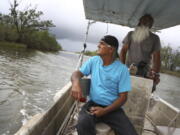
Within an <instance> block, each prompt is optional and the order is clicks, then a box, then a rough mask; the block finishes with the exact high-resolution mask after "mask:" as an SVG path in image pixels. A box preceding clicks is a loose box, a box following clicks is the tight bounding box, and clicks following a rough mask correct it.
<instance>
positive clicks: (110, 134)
mask: <svg viewBox="0 0 180 135" xmlns="http://www.w3.org/2000/svg"><path fill="white" fill-rule="evenodd" d="M96 132H97V134H96V135H115V134H114V131H113V130H112V129H111V127H110V126H108V125H107V124H105V123H102V122H100V123H97V124H96Z"/></svg>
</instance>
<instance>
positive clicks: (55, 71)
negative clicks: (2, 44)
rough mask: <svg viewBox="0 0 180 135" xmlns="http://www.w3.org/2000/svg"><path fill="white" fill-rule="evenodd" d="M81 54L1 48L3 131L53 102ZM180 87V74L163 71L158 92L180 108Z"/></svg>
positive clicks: (14, 127)
mask: <svg viewBox="0 0 180 135" xmlns="http://www.w3.org/2000/svg"><path fill="white" fill-rule="evenodd" d="M78 56H79V55H77V54H75V53H69V52H58V53H43V52H39V51H30V50H8V49H0V135H12V134H14V133H15V132H16V131H17V130H18V129H19V128H20V127H21V125H22V124H23V123H25V122H26V121H27V120H28V119H29V118H31V116H33V115H34V114H36V113H39V112H43V111H44V110H47V109H48V108H49V107H50V106H51V105H52V103H53V96H54V94H55V93H56V92H57V91H58V90H59V89H60V88H62V87H63V86H64V85H65V84H66V83H67V82H68V81H70V75H71V73H72V72H73V71H74V69H75V67H76V64H77V61H78ZM179 88H180V78H177V77H174V76H169V75H166V74H162V75H161V83H160V85H159V86H158V91H157V92H156V93H157V94H159V95H160V96H161V97H162V98H163V99H165V100H166V101H168V102H170V103H171V104H173V105H175V106H176V107H178V108H180V102H179V101H180V89H179Z"/></svg>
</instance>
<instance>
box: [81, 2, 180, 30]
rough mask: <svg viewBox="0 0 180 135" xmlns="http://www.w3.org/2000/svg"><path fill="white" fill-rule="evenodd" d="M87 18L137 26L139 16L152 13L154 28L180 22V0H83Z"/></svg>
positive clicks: (163, 27)
mask: <svg viewBox="0 0 180 135" xmlns="http://www.w3.org/2000/svg"><path fill="white" fill-rule="evenodd" d="M83 4H84V10H85V16H86V19H89V20H95V21H100V22H106V23H113V24H119V25H122V26H128V27H135V26H136V25H137V24H138V21H139V18H140V17H141V16H143V15H144V14H151V15H152V16H153V18H154V25H153V29H155V30H161V29H165V28H169V27H173V26H176V25H179V24H180V0H83Z"/></svg>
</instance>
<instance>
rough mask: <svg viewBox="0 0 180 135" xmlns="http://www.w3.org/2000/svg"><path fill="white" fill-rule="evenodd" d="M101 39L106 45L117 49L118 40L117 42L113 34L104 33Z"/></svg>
mask: <svg viewBox="0 0 180 135" xmlns="http://www.w3.org/2000/svg"><path fill="white" fill-rule="evenodd" d="M101 41H104V42H105V43H107V44H108V45H110V46H112V47H114V48H116V49H118V47H119V42H118V40H117V38H116V37H114V36H111V35H106V36H104V37H103V38H102V39H101Z"/></svg>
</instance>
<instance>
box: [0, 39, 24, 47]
mask: <svg viewBox="0 0 180 135" xmlns="http://www.w3.org/2000/svg"><path fill="white" fill-rule="evenodd" d="M0 47H5V48H12V49H17V48H19V49H26V48H27V46H26V45H25V44H21V43H14V42H6V41H0Z"/></svg>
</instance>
